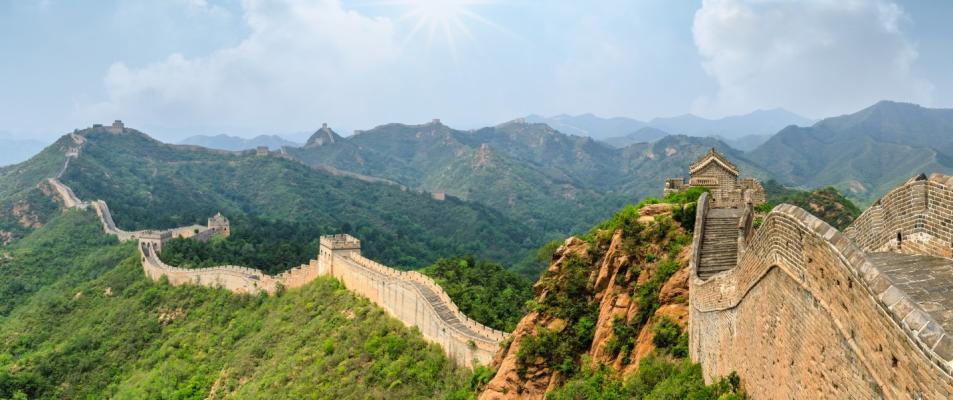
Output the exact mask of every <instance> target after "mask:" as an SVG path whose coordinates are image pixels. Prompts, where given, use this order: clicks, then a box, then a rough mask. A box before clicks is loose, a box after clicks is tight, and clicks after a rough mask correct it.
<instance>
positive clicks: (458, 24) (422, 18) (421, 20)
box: [385, 0, 501, 53]
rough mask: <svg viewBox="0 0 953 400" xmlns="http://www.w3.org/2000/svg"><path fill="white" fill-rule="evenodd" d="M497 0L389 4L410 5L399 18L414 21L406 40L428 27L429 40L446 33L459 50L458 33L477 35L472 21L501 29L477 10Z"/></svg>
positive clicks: (419, 0) (453, 48) (396, 1)
mask: <svg viewBox="0 0 953 400" xmlns="http://www.w3.org/2000/svg"><path fill="white" fill-rule="evenodd" d="M495 2H496V1H494V0H392V1H387V2H385V4H389V5H394V6H400V7H405V8H406V9H407V11H406V12H405V13H404V14H403V15H401V17H400V18H399V20H400V21H411V22H412V23H413V27H412V28H411V30H410V33H409V34H408V35H407V38H406V40H405V42H409V41H411V40H412V39H413V38H414V37H416V36H417V34H419V33H420V32H421V31H425V32H426V33H427V37H428V41H430V42H433V41H434V39H436V38H437V37H440V36H442V38H443V40H444V41H446V43H447V44H448V45H449V46H450V50H451V51H453V52H454V53H455V52H456V41H457V38H458V37H461V36H462V37H465V38H467V39H471V40H472V39H473V34H472V33H471V31H470V27H469V24H471V23H474V22H476V23H480V24H484V25H488V26H490V27H493V28H496V29H501V28H500V27H499V26H497V25H496V24H494V23H493V22H491V21H489V20H487V19H486V18H483V17H482V16H481V15H480V14H478V13H477V12H476V11H474V8H475V7H476V6H481V5H488V4H493V3H495Z"/></svg>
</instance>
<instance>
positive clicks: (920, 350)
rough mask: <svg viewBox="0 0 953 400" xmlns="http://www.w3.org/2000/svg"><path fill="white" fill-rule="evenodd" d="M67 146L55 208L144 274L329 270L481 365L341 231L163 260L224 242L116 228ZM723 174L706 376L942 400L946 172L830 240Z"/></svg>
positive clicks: (697, 301) (269, 286) (947, 378)
mask: <svg viewBox="0 0 953 400" xmlns="http://www.w3.org/2000/svg"><path fill="white" fill-rule="evenodd" d="M73 141H74V143H75V144H76V146H74V147H73V148H70V149H69V150H68V151H67V159H66V162H65V163H64V166H63V170H62V171H61V172H60V175H59V176H58V177H57V178H51V179H49V180H48V183H49V184H50V185H51V186H52V187H53V188H54V189H55V191H56V192H57V193H58V194H59V195H60V197H62V199H63V202H64V204H65V205H66V206H67V207H77V208H90V207H92V208H94V209H95V211H96V213H97V215H99V217H100V220H101V222H102V224H103V229H104V231H105V232H107V233H109V234H112V235H115V236H117V237H118V238H119V239H120V240H133V239H136V240H138V241H139V246H138V248H139V252H140V254H141V259H142V266H143V270H144V271H145V274H146V275H147V276H148V277H149V278H151V279H155V280H158V279H161V278H162V277H163V276H165V277H166V278H167V279H168V281H169V282H170V283H171V284H174V285H180V284H198V285H205V286H213V287H222V288H225V289H228V290H231V291H234V292H239V293H253V292H259V291H264V292H269V293H273V292H275V291H278V290H280V289H281V288H282V287H284V288H295V287H300V286H302V285H304V284H306V283H308V282H310V281H312V280H314V279H315V278H316V277H318V276H323V275H330V276H333V277H335V278H337V279H338V280H340V281H341V282H343V283H344V285H345V286H346V287H347V288H348V289H349V290H351V291H353V292H355V293H357V294H360V295H362V296H365V297H367V298H368V299H369V300H370V301H372V302H374V303H376V304H378V305H380V306H381V307H382V308H384V309H385V310H387V312H388V313H390V314H391V315H393V316H394V317H395V318H397V319H399V320H401V321H402V322H404V323H405V324H407V325H410V326H416V327H418V328H419V329H420V332H421V333H422V334H423V336H424V338H426V339H427V340H428V341H431V342H434V343H438V344H439V345H441V346H442V347H443V348H444V349H445V351H446V352H447V354H448V355H450V357H451V358H452V359H453V360H455V361H456V362H457V363H459V364H463V365H469V364H470V363H471V362H473V361H478V362H481V363H484V364H486V363H489V362H490V360H491V359H492V357H493V356H494V354H495V352H496V351H497V349H498V347H499V343H500V342H501V341H503V340H504V339H505V338H506V336H507V334H505V333H503V332H499V331H495V330H492V329H489V328H487V327H485V326H483V325H480V324H478V323H476V322H474V321H470V320H468V319H467V318H466V316H465V315H463V314H462V313H461V312H460V311H459V310H458V309H457V308H456V306H455V305H454V303H453V302H452V301H451V300H450V298H449V296H447V295H446V293H445V292H444V291H443V290H442V289H441V288H440V287H439V286H438V285H436V283H434V282H433V281H432V280H431V279H430V278H428V277H426V276H423V275H421V274H419V273H416V272H404V271H398V270H395V269H392V268H389V267H386V266H384V265H381V264H378V263H376V262H374V261H372V260H369V259H367V258H364V257H362V256H361V254H360V242H359V241H358V240H357V239H355V238H353V237H350V236H347V235H336V236H323V237H321V238H320V246H319V251H318V258H317V259H315V260H311V261H310V262H309V263H308V264H305V265H301V266H299V267H297V268H294V269H292V270H289V271H287V272H285V273H282V274H279V275H276V276H269V275H267V274H264V273H262V272H261V271H259V270H256V269H251V268H244V267H238V266H222V267H215V268H203V269H186V268H177V267H174V266H169V265H166V264H165V263H163V262H162V261H161V260H160V259H159V256H158V252H159V251H161V247H162V243H163V242H164V241H165V240H168V238H170V237H175V236H182V237H194V238H196V239H198V240H203V239H204V238H207V237H209V236H212V235H216V234H223V232H225V233H226V234H227V223H226V227H225V228H223V227H222V226H213V224H212V221H211V220H210V224H209V226H205V227H203V226H198V225H196V226H190V227H185V228H179V229H173V230H167V231H135V232H127V231H123V230H120V229H118V228H117V227H116V225H115V223H114V222H113V220H112V216H111V214H110V213H109V209H108V207H107V206H106V203H105V202H103V201H92V202H85V201H82V200H80V199H79V198H78V197H76V195H75V194H74V193H73V191H72V190H71V189H70V188H69V187H68V186H66V185H64V184H62V183H61V182H60V181H59V179H58V178H59V177H60V176H62V172H63V171H65V170H66V168H67V167H68V166H69V160H70V159H71V158H75V157H78V155H79V153H80V150H81V147H82V145H83V140H82V137H81V136H79V137H78V138H77V137H74V138H73ZM706 157H707V158H708V161H704V162H702V160H700V162H699V163H696V164H697V166H698V168H697V169H698V173H697V174H698V175H699V176H702V177H705V176H706V175H712V176H716V175H718V174H719V173H721V172H725V171H713V170H711V168H715V169H717V168H727V169H730V164H725V163H723V162H722V163H718V162H716V161H719V158H723V156H721V155H720V154H717V153H716V152H711V153H709V154H708V155H707V156H706ZM696 164H693V165H696ZM702 164H708V165H707V166H705V165H702ZM725 165H728V167H726V166H725ZM727 172H728V174H727V175H726V174H723V173H722V174H721V175H726V176H728V178H730V179H715V180H709V181H711V182H709V181H705V180H701V179H696V181H698V183H699V184H700V185H702V186H704V185H708V184H710V183H711V184H716V185H721V184H725V185H728V186H729V187H728V189H734V191H733V192H732V191H730V190H722V191H721V192H719V193H722V194H724V193H735V195H734V196H739V198H735V197H732V198H731V199H727V197H725V196H722V197H724V198H722V199H719V200H717V201H712V199H710V198H709V195H708V194H704V195H702V197H701V198H700V199H699V203H698V212H697V215H696V223H695V232H694V237H693V243H692V250H693V252H692V258H691V259H690V262H689V269H690V282H689V291H690V296H689V302H690V307H689V313H690V318H689V335H690V340H689V354H690V356H691V358H692V360H694V361H695V362H698V363H700V364H701V366H702V370H703V373H704V375H705V378H706V380H708V381H711V380H713V379H714V378H715V377H719V376H724V375H726V374H729V373H731V372H733V371H734V372H737V373H738V374H739V376H740V377H741V379H742V382H744V384H745V388H746V390H747V391H748V393H749V394H750V395H751V397H752V398H845V399H846V398H850V399H877V398H890V399H906V398H911V399H948V398H953V336H951V333H953V177H948V176H943V175H933V176H930V177H929V178H928V177H926V176H923V175H921V176H918V177H915V178H912V179H910V180H909V181H907V182H906V183H904V184H903V185H901V186H900V187H898V188H896V189H894V190H893V191H891V192H889V193H887V194H886V195H884V196H883V197H882V198H881V199H880V200H878V201H877V202H876V203H875V204H874V205H873V206H871V207H870V208H869V209H868V210H866V211H865V212H864V213H863V214H862V215H861V216H860V217H859V218H858V219H857V220H856V221H854V223H853V224H852V225H851V226H850V227H849V228H847V229H846V230H845V231H844V232H843V233H842V232H839V231H838V230H837V229H835V228H833V227H831V226H830V225H828V224H827V223H825V222H823V221H821V220H820V219H818V218H816V217H814V216H813V215H811V214H810V213H809V212H807V211H805V210H803V209H801V208H798V207H795V206H792V205H787V204H782V205H779V206H777V207H775V208H774V209H773V210H772V211H771V212H770V213H768V214H767V215H766V216H765V217H764V218H763V220H762V222H761V224H760V226H759V227H755V225H756V224H755V215H754V207H753V206H754V204H756V203H757V202H759V201H763V200H761V198H760V194H759V193H754V192H753V191H752V190H750V188H747V187H745V186H744V185H741V188H740V189H738V186H739V185H738V182H737V171H733V170H732V171H727ZM722 181H725V182H722ZM716 192H717V191H716ZM726 199H727V200H730V201H726ZM223 229H226V230H225V231H223Z"/></svg>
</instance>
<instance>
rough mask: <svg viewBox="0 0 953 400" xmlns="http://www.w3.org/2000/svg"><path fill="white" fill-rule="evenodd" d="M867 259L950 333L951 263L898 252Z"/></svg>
mask: <svg viewBox="0 0 953 400" xmlns="http://www.w3.org/2000/svg"><path fill="white" fill-rule="evenodd" d="M867 260H868V261H870V262H871V263H872V264H873V265H874V266H875V267H876V268H877V269H879V270H880V272H881V273H882V274H883V275H884V276H885V277H886V278H887V280H889V281H890V283H891V284H893V285H894V286H896V287H897V288H898V289H900V290H901V291H902V292H903V293H905V294H906V295H907V296H909V298H910V299H911V300H913V302H915V303H916V304H918V305H919V306H920V308H921V309H923V311H925V312H927V313H928V314H930V316H931V317H933V319H934V320H935V321H936V322H937V323H939V324H940V325H941V326H943V329H944V330H945V331H947V332H953V260H951V259H948V258H942V257H932V256H923V255H911V254H899V253H868V254H867ZM899 317H900V318H903V316H899Z"/></svg>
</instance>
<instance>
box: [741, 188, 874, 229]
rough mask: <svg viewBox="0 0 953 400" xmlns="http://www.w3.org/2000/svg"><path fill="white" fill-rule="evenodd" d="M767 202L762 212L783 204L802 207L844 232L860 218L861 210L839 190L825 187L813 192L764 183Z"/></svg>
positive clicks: (761, 208)
mask: <svg viewBox="0 0 953 400" xmlns="http://www.w3.org/2000/svg"><path fill="white" fill-rule="evenodd" d="M764 192H765V200H767V203H766V204H764V205H762V206H760V208H759V210H758V211H760V212H768V211H770V210H771V209H772V208H774V206H776V205H778V204H781V203H788V204H793V205H795V206H798V207H801V208H803V209H805V210H807V211H808V212H810V213H811V214H814V216H816V217H818V218H820V219H822V220H824V222H827V223H828V224H830V225H831V226H833V227H835V228H837V229H840V230H843V229H844V228H847V227H848V226H849V225H850V223H851V222H854V220H855V219H857V217H859V216H860V213H861V210H860V208H858V207H857V206H856V205H854V203H853V202H852V201H850V199H848V198H846V197H844V195H842V194H841V193H840V192H838V191H837V189H834V188H833V187H825V188H820V189H816V190H813V191H806V190H799V189H793V188H787V187H784V186H782V185H781V184H779V183H778V182H777V181H774V180H770V181H767V182H765V183H764Z"/></svg>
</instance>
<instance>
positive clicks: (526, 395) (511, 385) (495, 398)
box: [480, 312, 552, 400]
mask: <svg viewBox="0 0 953 400" xmlns="http://www.w3.org/2000/svg"><path fill="white" fill-rule="evenodd" d="M544 322H545V321H543V320H542V318H540V315H539V314H538V313H535V312H531V313H529V314H527V315H526V316H525V317H523V319H522V320H520V323H519V324H517V325H516V329H515V330H514V331H513V336H511V337H512V338H513V341H512V342H511V343H510V345H509V346H506V347H505V348H503V349H502V350H500V352H499V353H497V358H496V359H494V361H493V365H494V367H496V370H497V372H496V376H494V377H493V379H492V380H490V382H489V383H488V384H487V387H486V389H485V390H484V391H483V393H482V394H481V395H480V400H500V399H544V398H546V391H547V389H548V388H549V386H550V381H551V380H552V370H550V369H549V368H547V367H546V366H545V365H542V360H538V363H537V364H535V365H530V366H527V368H526V372H525V373H524V374H523V375H524V376H523V377H520V375H519V373H518V372H517V371H518V366H517V363H516V354H517V353H518V352H519V348H520V345H521V344H522V340H523V338H525V337H527V336H532V335H535V334H536V327H537V326H542V325H546V324H545V323H544Z"/></svg>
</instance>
